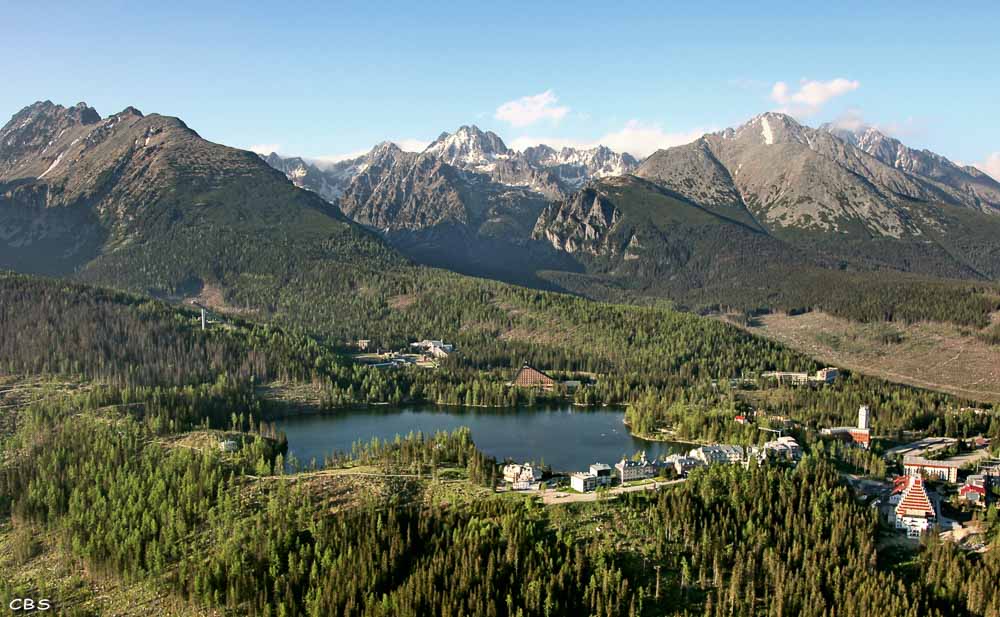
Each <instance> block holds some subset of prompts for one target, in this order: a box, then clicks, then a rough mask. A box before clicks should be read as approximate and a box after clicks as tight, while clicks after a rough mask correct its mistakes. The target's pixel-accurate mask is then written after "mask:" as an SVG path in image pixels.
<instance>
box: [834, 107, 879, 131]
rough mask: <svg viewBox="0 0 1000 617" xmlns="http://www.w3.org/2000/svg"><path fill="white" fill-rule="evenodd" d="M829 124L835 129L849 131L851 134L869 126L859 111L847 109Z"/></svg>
mask: <svg viewBox="0 0 1000 617" xmlns="http://www.w3.org/2000/svg"><path fill="white" fill-rule="evenodd" d="M830 124H832V125H833V126H834V127H835V128H838V129H843V130H845V131H851V132H852V133H853V132H857V131H859V130H861V129H863V128H866V127H868V126H869V125H868V123H867V122H865V116H864V114H862V113H861V110H860V109H848V110H847V111H845V112H844V113H842V114H840V115H839V116H837V117H836V118H834V120H833V122H831V123H830Z"/></svg>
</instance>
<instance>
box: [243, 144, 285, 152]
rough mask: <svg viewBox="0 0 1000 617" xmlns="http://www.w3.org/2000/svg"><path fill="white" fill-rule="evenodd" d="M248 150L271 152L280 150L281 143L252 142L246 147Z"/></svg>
mask: <svg viewBox="0 0 1000 617" xmlns="http://www.w3.org/2000/svg"><path fill="white" fill-rule="evenodd" d="M248 149H249V150H250V152H256V153H257V154H271V153H272V152H278V151H280V150H281V144H254V145H252V146H250V148H248Z"/></svg>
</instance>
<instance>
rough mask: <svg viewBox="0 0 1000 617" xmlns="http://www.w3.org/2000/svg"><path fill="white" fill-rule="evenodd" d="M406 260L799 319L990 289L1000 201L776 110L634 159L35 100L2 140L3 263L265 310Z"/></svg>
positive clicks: (886, 141) (862, 140) (607, 294)
mask: <svg viewBox="0 0 1000 617" xmlns="http://www.w3.org/2000/svg"><path fill="white" fill-rule="evenodd" d="M302 189H307V190H302ZM400 253H401V254H402V256H405V257H408V258H409V259H410V260H412V261H415V262H417V263H419V264H424V265H430V266H436V267H441V268H446V269H450V270H454V271H457V272H460V273H463V274H473V275H478V276H485V277H490V278H497V279H502V280H506V281H512V282H517V283H522V284H526V285H529V286H537V287H545V288H552V289H561V290H566V291H572V292H574V293H578V294H581V295H585V296H590V297H594V298H615V299H620V298H624V299H629V300H632V299H638V298H642V297H667V298H671V299H673V300H675V301H678V302H680V303H682V304H685V305H688V306H712V305H716V306H718V305H725V306H734V307H739V308H743V309H745V310H749V309H752V308H756V307H772V308H785V309H788V308H793V307H799V306H805V307H809V306H815V305H817V303H821V302H822V301H823V300H824V298H826V299H829V298H830V297H831V296H832V295H833V293H832V292H831V291H830V290H832V289H838V290H841V291H842V290H843V289H844V288H845V285H847V286H854V288H857V285H858V284H859V283H858V281H868V280H869V279H870V280H875V279H884V278H885V277H896V278H894V279H893V280H894V281H895V280H897V279H898V280H905V281H908V283H907V284H910V282H914V281H917V282H923V281H941V280H956V279H957V280H965V281H972V282H976V283H985V284H992V283H994V282H995V281H997V280H998V279H1000V183H997V182H996V181H995V180H993V179H992V178H990V177H989V176H987V175H986V174H983V173H981V172H979V171H978V170H976V169H975V168H972V167H962V166H959V165H956V164H954V163H952V162H951V161H948V160H947V159H946V158H944V157H942V156H940V155H937V154H934V153H931V152H928V151H918V150H914V149H911V148H908V147H907V146H905V145H903V144H902V143H900V142H899V141H898V140H896V139H894V138H892V137H889V136H886V135H883V134H882V133H880V132H878V131H877V130H876V129H873V128H870V127H867V128H862V129H859V130H857V131H852V132H851V131H844V130H842V129H840V128H837V127H835V126H831V125H824V126H821V127H819V128H811V127H808V126H804V125H802V124H800V123H799V122H797V121H796V120H794V119H793V118H791V117H790V116H787V115H783V114H779V113H766V114H761V115H759V116H756V117H754V118H752V119H750V120H749V121H748V122H746V123H745V124H743V125H741V126H739V127H735V128H730V129H726V130H723V131H719V132H716V133H710V134H706V135H704V136H702V137H701V138H699V139H697V140H695V141H693V142H691V143H689V144H686V145H683V146H677V147H674V148H668V149H665V150H660V151H657V152H655V153H654V154H652V155H651V156H649V157H647V158H646V159H645V160H643V161H641V162H640V161H638V160H636V159H634V158H633V157H631V156H629V155H628V154H620V153H615V152H613V151H611V150H609V149H608V148H605V147H595V148H591V149H572V148H562V149H559V150H557V149H555V148H551V147H548V146H545V145H540V146H536V147H533V148H528V149H526V150H524V151H515V150H512V149H510V148H508V147H507V146H506V145H505V143H504V142H503V140H502V139H501V138H500V137H499V136H498V135H496V134H495V133H492V132H489V131H482V130H480V129H478V128H477V127H474V126H463V127H461V128H459V129H458V130H456V131H455V132H454V133H442V134H441V135H440V136H439V137H438V138H437V139H436V140H434V142H432V143H431V144H430V145H429V146H427V148H426V149H425V150H423V151H422V152H405V151H403V150H402V149H400V148H399V147H398V146H396V145H395V144H392V143H390V142H383V143H381V144H378V145H376V146H375V147H374V148H373V149H372V150H371V151H369V152H368V153H366V154H365V155H363V156H360V157H356V158H353V159H350V160H345V161H341V162H338V163H335V164H332V165H331V164H318V163H315V162H310V161H307V160H305V159H302V158H284V157H281V156H279V155H277V154H273V153H272V154H270V155H268V156H264V157H261V156H258V155H255V154H253V153H250V152H246V151H243V150H238V149H235V148H230V147H227V146H224V145H220V144H214V143H211V142H208V141H206V140H204V139H202V138H201V137H200V136H199V135H198V134H197V133H196V132H194V131H193V130H191V129H190V128H188V127H187V126H186V125H185V124H184V123H183V122H182V121H181V120H179V119H177V118H171V117H168V116H161V115H158V114H150V115H143V114H142V113H140V112H139V111H138V110H136V109H134V108H131V107H129V108H126V109H125V110H123V111H122V112H120V113H118V114H114V115H111V116H108V117H106V118H102V117H101V116H100V115H99V114H98V113H97V112H96V111H95V110H94V109H92V108H90V107H89V106H87V105H86V104H83V103H81V104H78V105H76V106H73V107H68V108H67V107H63V106H60V105H55V104H53V103H51V102H48V101H45V102H39V103H35V104H33V105H30V106H28V107H26V108H25V109H23V110H22V111H20V112H18V113H17V114H15V115H14V117H13V118H12V119H11V120H10V122H8V123H7V124H6V125H5V126H4V127H3V128H2V129H0V266H2V267H8V268H13V269H17V270H22V271H27V272H41V273H48V274H61V275H67V274H68V275H73V276H76V277H77V278H81V279H84V280H93V281H97V282H103V283H108V284H113V285H116V286H123V287H128V288H131V289H138V290H141V291H147V292H150V293H155V294H160V295H168V296H170V295H180V296H183V295H189V294H191V293H197V291H198V289H199V288H200V287H201V286H203V285H205V284H206V283H211V284H217V285H220V286H222V287H223V288H226V289H231V290H240V289H242V290H243V291H242V292H239V293H237V292H233V293H234V294H235V295H233V296H232V297H233V298H234V299H235V298H237V296H239V297H240V301H241V302H244V303H245V304H247V305H250V304H255V305H259V304H264V305H266V306H270V307H275V306H277V305H278V304H280V302H281V298H280V290H281V289H282V288H281V285H282V284H284V283H286V282H288V281H293V280H299V281H301V279H302V277H303V272H304V271H309V272H310V273H312V274H316V273H319V272H325V273H326V274H324V275H323V276H325V277H327V278H329V279H331V280H335V281H337V284H338V285H341V286H342V287H343V288H344V289H353V288H356V287H357V286H359V285H360V286H362V287H363V286H364V283H363V281H364V279H365V277H366V276H369V275H371V273H373V272H380V271H382V272H384V271H386V270H387V269H393V268H396V267H398V266H397V264H401V263H406V262H407V260H405V259H401V258H400ZM865 273H868V274H870V275H871V276H868V275H866V274H865ZM317 276H318V274H317ZM866 276H867V278H865V277H866ZM898 277H904V278H902V279H899V278H898ZM905 277H910V278H905ZM913 277H917V278H916V279H914V278H913ZM866 284H867V283H866ZM247 289H252V290H253V291H252V292H250V291H247ZM265 289H271V291H267V292H265V291H264V290H265ZM866 289H868V288H867V287H866ZM841 291H838V292H837V295H838V296H842V297H859V296H858V295H852V294H849V293H841ZM856 293H860V292H856ZM241 294H242V295H241Z"/></svg>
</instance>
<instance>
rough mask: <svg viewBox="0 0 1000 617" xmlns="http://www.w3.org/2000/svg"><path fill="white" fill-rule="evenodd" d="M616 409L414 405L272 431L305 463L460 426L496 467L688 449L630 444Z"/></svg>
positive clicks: (569, 465) (574, 466)
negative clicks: (358, 446)
mask: <svg viewBox="0 0 1000 617" xmlns="http://www.w3.org/2000/svg"><path fill="white" fill-rule="evenodd" d="M624 417H625V412H624V411H623V410H622V409H616V408H606V407H602V408H596V409H594V408H579V407H573V406H566V407H561V408H541V409H539V408H530V409H516V410H496V409H480V408H461V407H433V406H414V407H402V408H391V409H388V408H387V409H372V408H367V409H358V410H352V411H345V412H340V413H337V414H329V415H319V416H317V415H307V416H294V417H289V418H285V419H282V420H279V421H278V422H277V423H276V424H277V426H278V428H279V429H280V430H283V431H284V432H285V434H286V435H287V436H288V450H289V453H290V454H294V455H295V457H296V458H297V459H298V460H299V461H300V462H302V463H303V464H307V463H308V462H309V461H310V460H311V459H313V458H315V459H316V461H317V462H319V463H322V461H323V458H324V457H325V456H328V455H330V454H332V453H334V452H344V453H349V452H350V451H351V444H353V443H354V442H356V441H359V440H360V441H366V442H367V441H371V439H372V438H373V437H378V438H379V439H393V438H394V437H395V436H396V435H402V436H405V435H406V434H408V433H410V432H411V431H412V432H414V433H415V432H417V431H423V432H424V434H427V433H430V434H433V433H435V432H437V431H453V430H455V429H456V428H458V427H460V426H467V427H469V429H470V430H471V431H472V439H473V440H474V441H475V442H476V446H478V447H479V449H480V450H482V451H483V452H485V453H486V454H488V455H490V456H494V457H496V459H497V460H498V461H500V460H504V459H507V458H510V459H513V460H515V461H518V462H521V461H536V462H544V463H545V464H546V465H551V466H552V468H553V469H554V470H558V471H573V470H579V469H586V468H587V466H588V465H590V464H591V463H594V462H601V463H608V464H609V465H613V464H614V463H616V462H617V461H618V460H619V459H621V457H622V456H632V455H633V454H634V453H636V452H637V451H639V450H645V451H646V454H647V456H649V457H653V456H660V455H666V454H673V453H675V452H682V451H686V450H688V449H690V448H691V447H692V446H686V445H683V444H676V443H671V442H659V441H646V440H643V439H637V438H635V437H632V436H631V435H629V433H628V429H627V428H626V427H625V425H624V424H622V419H623V418H624Z"/></svg>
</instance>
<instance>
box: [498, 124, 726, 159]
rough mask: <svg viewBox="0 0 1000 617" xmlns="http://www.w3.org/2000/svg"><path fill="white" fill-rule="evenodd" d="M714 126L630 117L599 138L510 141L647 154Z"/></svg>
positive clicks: (515, 146)
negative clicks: (677, 125)
mask: <svg viewBox="0 0 1000 617" xmlns="http://www.w3.org/2000/svg"><path fill="white" fill-rule="evenodd" d="M711 130H712V129H700V128H699V129H693V130H690V131H684V132H669V131H664V130H663V128H662V127H661V126H660V125H659V124H647V123H643V122H640V121H639V120H629V121H628V122H626V123H625V126H623V127H622V128H621V129H620V130H617V131H612V132H610V133H606V134H604V135H602V136H601V137H599V138H597V139H595V140H592V141H591V140H582V139H566V138H559V137H532V136H527V135H526V136H522V137H518V138H516V139H514V140H512V141H510V142H509V143H508V145H509V146H510V147H511V148H513V149H515V150H524V149H525V148H528V147H531V146H537V145H538V144H545V145H548V146H552V147H553V148H563V147H569V148H580V149H587V148H595V147H597V146H599V145H600V146H607V147H609V148H611V149H612V150H614V151H615V152H628V153H629V154H631V155H632V156H635V157H638V158H643V157H646V156H649V155H650V154H652V153H653V152H656V151H657V150H659V149H661V148H670V147H672V146H680V145H683V144H687V143H691V142H692V141H694V140H696V139H698V138H699V137H701V136H702V135H704V134H705V133H707V132H709V131H711Z"/></svg>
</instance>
